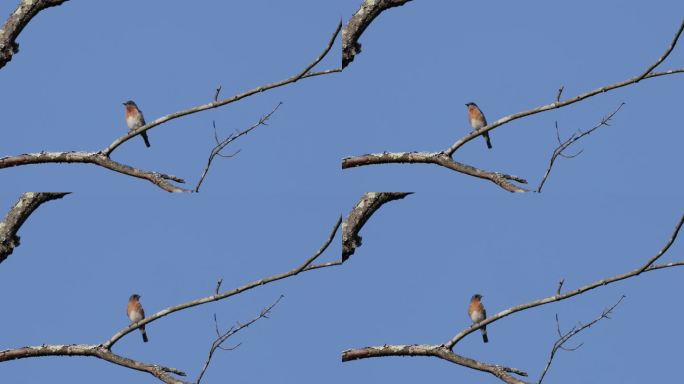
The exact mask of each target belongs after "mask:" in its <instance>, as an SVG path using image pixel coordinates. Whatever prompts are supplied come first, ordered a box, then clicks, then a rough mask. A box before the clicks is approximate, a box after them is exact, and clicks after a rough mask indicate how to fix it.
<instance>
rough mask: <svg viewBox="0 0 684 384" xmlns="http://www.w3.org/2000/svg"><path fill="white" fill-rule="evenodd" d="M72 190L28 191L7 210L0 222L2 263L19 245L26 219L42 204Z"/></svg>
mask: <svg viewBox="0 0 684 384" xmlns="http://www.w3.org/2000/svg"><path fill="white" fill-rule="evenodd" d="M69 193H70V192H26V193H24V194H22V195H21V197H19V200H18V201H17V202H16V203H15V204H14V206H13V207H12V209H10V210H9V212H7V215H6V216H5V219H4V220H3V221H2V222H0V263H2V262H3V261H5V259H7V257H8V256H9V255H11V254H12V252H13V251H14V248H16V247H18V246H19V240H20V239H19V236H18V235H17V232H18V231H19V228H21V226H22V225H24V222H25V221H26V219H28V218H29V216H31V214H32V213H33V211H35V210H36V209H37V208H38V207H40V205H41V204H43V203H45V202H48V201H50V200H57V199H61V198H62V197H64V196H66V195H68V194H69Z"/></svg>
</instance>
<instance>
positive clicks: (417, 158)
mask: <svg viewBox="0 0 684 384" xmlns="http://www.w3.org/2000/svg"><path fill="white" fill-rule="evenodd" d="M400 163H404V164H437V165H440V166H442V167H445V168H448V169H451V170H452V171H456V172H460V173H463V174H466V175H469V176H474V177H478V178H480V179H485V180H489V181H491V182H492V183H494V184H496V185H498V186H499V187H501V188H503V189H504V190H506V191H508V192H528V190H527V189H525V188H522V187H519V186H517V185H515V184H513V183H511V182H509V180H513V181H517V182H519V183H522V184H527V180H525V179H523V178H520V177H518V176H514V175H509V174H506V173H501V172H492V171H485V170H483V169H479V168H475V167H473V166H470V165H467V164H463V163H459V162H457V161H454V160H453V159H452V158H451V157H449V156H447V155H445V154H443V153H441V152H395V153H388V152H384V153H371V154H366V155H360V156H354V157H347V158H344V159H342V169H347V168H354V167H361V166H364V165H373V164H400Z"/></svg>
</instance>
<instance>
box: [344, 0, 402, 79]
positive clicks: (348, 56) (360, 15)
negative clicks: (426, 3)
mask: <svg viewBox="0 0 684 384" xmlns="http://www.w3.org/2000/svg"><path fill="white" fill-rule="evenodd" d="M409 1H411V0H364V2H363V3H362V4H361V7H360V8H359V10H358V11H356V13H354V15H353V16H352V17H351V19H349V22H348V23H347V25H346V26H345V27H344V30H343V31H342V68H343V69H344V68H345V67H346V66H347V65H349V63H351V62H352V61H354V57H355V56H356V55H358V54H359V53H361V44H360V43H359V38H360V37H361V35H362V34H363V32H364V31H365V30H366V28H368V26H369V25H370V24H371V22H373V20H375V18H376V17H378V16H379V15H380V14H381V13H382V12H383V11H385V10H387V9H390V8H394V7H399V6H402V5H404V4H406V3H408V2H409Z"/></svg>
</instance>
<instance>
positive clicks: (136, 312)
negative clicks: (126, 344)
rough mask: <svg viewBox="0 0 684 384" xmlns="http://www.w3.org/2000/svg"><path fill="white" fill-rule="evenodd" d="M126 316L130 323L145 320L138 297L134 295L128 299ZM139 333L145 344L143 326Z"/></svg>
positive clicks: (145, 336) (145, 333)
mask: <svg viewBox="0 0 684 384" xmlns="http://www.w3.org/2000/svg"><path fill="white" fill-rule="evenodd" d="M126 314H127V315H128V318H129V319H131V321H132V322H134V323H135V322H138V321H140V320H142V319H144V318H145V311H144V310H143V307H142V305H140V295H138V294H137V293H134V294H132V295H131V297H130V298H129V299H128V305H127V306H126ZM138 329H140V332H141V333H142V338H143V342H145V343H147V332H145V326H144V325H141V326H140V328H138Z"/></svg>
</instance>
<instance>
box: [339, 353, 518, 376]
mask: <svg viewBox="0 0 684 384" xmlns="http://www.w3.org/2000/svg"><path fill="white" fill-rule="evenodd" d="M386 356H432V357H438V358H440V359H442V360H446V361H449V362H451V363H454V364H458V365H462V366H464V367H468V368H472V369H476V370H478V371H483V372H488V373H491V374H492V375H494V376H496V377H498V378H499V379H501V380H503V381H504V382H505V383H510V384H525V382H524V381H521V380H518V379H516V378H515V377H513V376H512V375H511V373H515V374H517V375H520V376H527V373H526V372H524V371H521V370H519V369H517V368H510V367H505V366H502V365H497V364H487V363H482V362H479V361H476V360H473V359H470V358H467V357H464V356H461V355H457V354H455V353H454V352H452V351H451V350H449V349H448V348H445V347H444V346H441V345H424V344H423V345H416V344H414V345H384V346H381V347H365V348H359V349H350V350H346V351H344V352H342V362H346V361H352V360H360V359H368V358H371V357H386Z"/></svg>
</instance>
